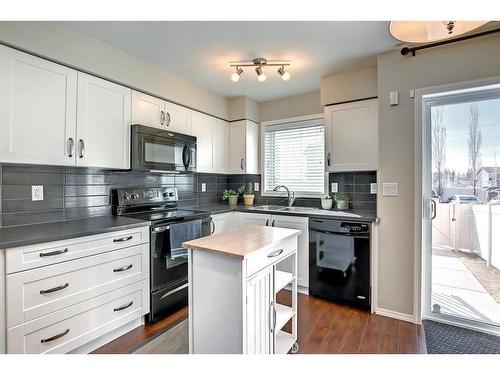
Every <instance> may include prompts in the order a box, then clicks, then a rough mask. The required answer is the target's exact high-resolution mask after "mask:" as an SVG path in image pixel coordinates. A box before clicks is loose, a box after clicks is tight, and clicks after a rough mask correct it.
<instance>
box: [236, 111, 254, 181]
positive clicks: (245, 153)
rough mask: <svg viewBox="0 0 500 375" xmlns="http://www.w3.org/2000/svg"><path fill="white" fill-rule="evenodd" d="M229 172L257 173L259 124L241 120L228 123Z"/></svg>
mask: <svg viewBox="0 0 500 375" xmlns="http://www.w3.org/2000/svg"><path fill="white" fill-rule="evenodd" d="M229 173H231V174H239V173H241V174H244V173H246V174H257V173H259V124H256V123H254V122H252V121H248V120H241V121H235V122H232V123H231V124H230V125H229Z"/></svg>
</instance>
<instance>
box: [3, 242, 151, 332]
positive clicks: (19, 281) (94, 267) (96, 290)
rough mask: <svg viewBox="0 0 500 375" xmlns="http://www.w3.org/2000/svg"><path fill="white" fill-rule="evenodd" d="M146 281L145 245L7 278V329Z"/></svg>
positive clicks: (147, 253) (147, 267)
mask: <svg viewBox="0 0 500 375" xmlns="http://www.w3.org/2000/svg"><path fill="white" fill-rule="evenodd" d="M148 277H149V247H148V245H139V246H134V247H129V248H125V249H121V250H115V251H112V252H107V253H103V254H98V255H93V256H90V257H86V258H82V259H76V260H72V261H69V262H64V263H60V264H54V265H51V266H47V267H42V268H37V269H34V270H29V271H24V272H18V273H14V274H10V275H7V278H6V284H7V285H6V287H7V301H8V304H7V327H9V328H10V327H13V326H16V325H18V324H22V323H24V322H27V321H30V320H32V319H36V318H39V317H41V316H43V315H46V314H50V313H53V312H54V311H57V310H60V309H63V308H65V307H68V306H70V305H73V304H75V303H80V302H82V301H85V300H87V299H89V298H93V297H95V296H98V295H100V294H104V293H107V292H110V291H112V290H114V289H118V288H121V287H123V286H125V285H128V284H132V283H135V282H138V281H140V280H144V279H147V278H148Z"/></svg>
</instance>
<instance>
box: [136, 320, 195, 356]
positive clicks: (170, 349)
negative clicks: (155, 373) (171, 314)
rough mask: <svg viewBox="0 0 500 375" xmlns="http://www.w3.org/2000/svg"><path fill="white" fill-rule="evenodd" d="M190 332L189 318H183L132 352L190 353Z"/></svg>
mask: <svg viewBox="0 0 500 375" xmlns="http://www.w3.org/2000/svg"><path fill="white" fill-rule="evenodd" d="M188 353H189V332H188V320H187V318H186V319H183V320H181V321H180V322H178V323H176V324H175V325H173V326H171V327H169V328H168V329H167V330H166V331H163V332H162V333H160V334H158V335H156V336H155V337H154V338H153V339H151V340H149V341H148V342H146V343H145V344H143V345H141V347H139V348H137V349H135V350H133V351H132V354H188Z"/></svg>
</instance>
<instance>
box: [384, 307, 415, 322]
mask: <svg viewBox="0 0 500 375" xmlns="http://www.w3.org/2000/svg"><path fill="white" fill-rule="evenodd" d="M375 314H377V315H382V316H386V317H388V318H393V319H398V320H403V321H405V322H410V323H416V320H415V316H413V315H410V314H403V313H400V312H397V311H392V310H386V309H381V308H379V307H378V308H376V309H375Z"/></svg>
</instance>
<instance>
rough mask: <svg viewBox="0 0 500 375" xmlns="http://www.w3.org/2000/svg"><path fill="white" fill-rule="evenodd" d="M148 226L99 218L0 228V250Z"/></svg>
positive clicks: (124, 219)
mask: <svg viewBox="0 0 500 375" xmlns="http://www.w3.org/2000/svg"><path fill="white" fill-rule="evenodd" d="M145 225H149V222H147V221H143V220H136V219H131V218H127V217H123V216H100V217H93V218H86V219H77V220H68V221H59V222H54V223H45V224H31V225H20V226H15V227H5V228H0V249H8V248H11V247H18V246H26V245H33V244H38V243H44V242H51V241H59V240H65V239H68V238H74V237H83V236H90V235H93V234H99V233H106V232H112V231H117V230H123V229H130V228H137V227H142V226H145Z"/></svg>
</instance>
